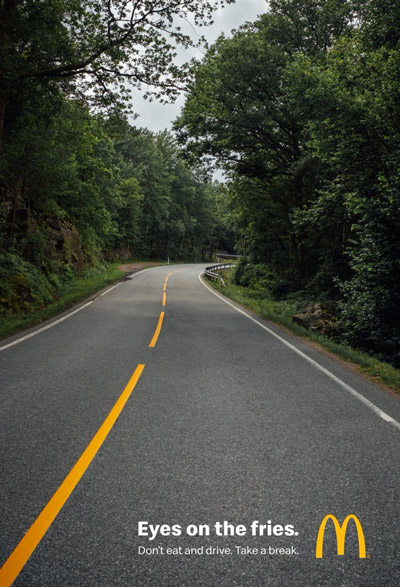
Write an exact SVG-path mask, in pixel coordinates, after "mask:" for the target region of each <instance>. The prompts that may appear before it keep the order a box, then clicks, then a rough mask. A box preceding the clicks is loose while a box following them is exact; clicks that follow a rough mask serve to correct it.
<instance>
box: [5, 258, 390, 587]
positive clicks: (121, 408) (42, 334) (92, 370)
mask: <svg viewBox="0 0 400 587" xmlns="http://www.w3.org/2000/svg"><path fill="white" fill-rule="evenodd" d="M203 268H204V265H177V266H168V267H167V266H164V267H157V268H153V269H150V270H146V271H143V272H140V273H138V274H136V275H135V276H134V277H133V278H132V279H131V280H127V281H124V282H122V283H121V284H119V285H118V286H117V287H114V288H112V289H110V290H109V291H107V292H106V293H105V294H103V295H102V296H99V297H98V298H97V299H96V300H95V301H93V302H92V303H90V304H88V305H87V304H85V305H82V306H80V307H79V308H77V309H78V310H79V311H76V312H74V313H72V315H68V316H66V317H65V316H64V317H65V319H64V320H60V319H57V320H56V321H52V322H50V323H47V324H46V325H45V328H43V325H42V326H41V327H40V328H38V329H36V330H33V331H29V332H28V333H24V334H23V335H20V336H18V337H14V338H12V339H8V340H7V341H3V343H2V347H1V349H0V364H1V389H2V391H1V395H0V413H1V427H0V461H1V477H0V504H1V514H0V564H3V563H5V564H4V566H3V568H2V570H0V586H1V587H5V586H7V585H10V584H11V583H12V582H13V581H14V579H15V583H14V584H15V585H16V586H20V587H32V586H38V587H39V586H40V587H66V586H71V587H81V586H82V587H100V586H101V587H103V586H104V587H108V586H110V587H111V586H121V587H147V586H154V587H156V586H157V587H189V586H190V587H194V586H204V587H214V586H215V587H233V586H239V587H259V586H260V587H261V586H263V587H264V586H268V587H281V586H282V585H285V586H295V587H297V586H299V587H303V586H305V587H309V586H318V587H320V586H321V587H323V586H332V587H338V586H343V587H344V586H349V587H368V586H371V587H382V586H393V587H397V586H398V585H400V568H399V528H398V524H399V523H398V520H399V509H400V508H399V486H400V483H399V481H400V475H399V461H400V450H399V449H400V425H399V424H398V423H399V422H400V402H399V400H398V398H396V397H393V396H391V395H390V394H387V393H385V392H384V391H382V390H381V389H380V388H378V387H377V386H374V385H373V384H371V383H368V382H367V381H365V380H364V379H362V378H360V377H359V376H358V375H357V374H355V373H353V372H352V371H350V370H348V369H347V368H346V367H344V366H343V365H342V364H341V363H339V362H337V361H335V360H332V359H330V358H328V357H326V356H325V355H322V354H321V353H319V352H318V351H317V350H315V349H313V348H311V347H310V346H308V345H307V344H305V343H304V342H302V341H301V340H299V339H297V338H295V337H292V336H291V335H289V334H287V333H286V332H283V331H281V330H280V329H279V328H278V327H276V326H274V325H271V324H268V323H267V322H265V321H263V320H259V319H257V320H254V318H250V319H249V314H247V313H245V312H243V310H242V311H238V309H237V308H236V307H235V306H234V304H231V303H226V302H224V300H223V299H221V298H220V297H218V296H217V295H214V294H213V293H212V291H211V290H210V289H209V288H207V286H205V285H204V284H203V283H202V282H201V280H200V279H199V274H200V272H201V270H202V269H203ZM167 277H168V279H167ZM164 294H165V295H164ZM162 313H163V314H162ZM70 314H71V313H70ZM50 325H51V326H50ZM47 326H50V327H48V328H47ZM27 334H28V336H27ZM31 334H33V335H32V336H31ZM149 345H150V346H149ZM103 423H104V424H103ZM92 439H94V440H92ZM52 496H54V497H53V498H52ZM44 508H45V509H44ZM43 511H44V513H43ZM41 512H42V513H41ZM327 514H333V515H334V516H336V518H337V519H338V521H339V523H340V524H341V523H342V522H343V520H344V518H345V517H346V516H347V515H348V514H354V515H355V516H357V518H358V519H359V520H360V523H361V525H362V530H363V534H364V537H365V545H366V549H365V553H363V552H362V540H360V541H358V539H357V533H356V529H355V528H356V526H355V523H354V521H350V522H349V525H348V530H347V534H346V541H345V554H344V555H342V556H338V555H337V541H336V537H335V532H334V524H333V522H332V521H331V520H330V521H328V523H327V525H326V532H325V540H324V542H323V557H322V558H316V541H317V535H318V530H319V527H320V524H321V522H322V520H323V519H324V518H325V516H326V515H327ZM224 522H225V524H224ZM32 524H33V526H32ZM216 524H217V525H216ZM157 526H158V527H157ZM30 528H31V529H30ZM195 533H197V534H202V535H197V536H194V535H193V536H192V535H191V534H195ZM139 534H140V535H139ZM338 534H339V540H338V543H339V547H340V542H341V540H340V538H341V532H340V531H339V533H338ZM343 534H344V532H343ZM24 537H25V538H24ZM359 545H361V551H360V552H359ZM359 554H361V556H362V557H363V558H359ZM364 554H365V558H364ZM8 557H10V558H8ZM7 559H8V562H6V560H7Z"/></svg>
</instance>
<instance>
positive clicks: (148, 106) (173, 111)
mask: <svg viewBox="0 0 400 587" xmlns="http://www.w3.org/2000/svg"><path fill="white" fill-rule="evenodd" d="M267 7H268V3H267V0H236V2H235V4H230V5H229V6H226V7H225V8H223V9H219V10H218V11H217V12H216V13H215V16H214V24H213V25H212V26H211V27H207V28H205V27H202V28H200V29H198V32H199V34H200V35H204V36H205V37H206V39H207V41H208V42H209V43H213V42H214V41H215V40H216V39H217V37H218V36H219V35H220V34H221V33H224V34H225V35H226V36H229V35H230V32H231V30H232V29H237V28H238V27H239V26H240V25H242V24H244V23H245V22H247V21H250V22H252V21H254V20H256V18H257V16H258V15H259V14H262V13H264V12H266V10H267ZM193 35H194V33H193ZM194 56H196V57H198V58H201V53H199V52H198V51H197V52H193V50H192V51H191V52H188V53H187V60H190V59H191V58H192V57H194ZM184 57H185V54H184V52H183V51H180V53H179V58H180V60H184ZM183 103H184V97H183V96H181V97H180V98H179V99H178V100H177V102H175V104H172V105H162V104H160V103H159V102H157V101H154V102H148V101H146V100H144V99H143V98H142V97H141V94H140V93H139V92H136V93H135V94H134V110H135V112H136V113H137V114H139V117H138V118H137V119H136V120H135V121H134V124H135V125H136V126H139V127H146V128H148V129H150V130H152V131H154V132H157V131H160V130H164V129H165V128H168V129H169V128H170V127H171V123H172V121H173V120H174V119H175V118H176V117H177V116H178V115H179V112H180V109H181V107H182V105H183Z"/></svg>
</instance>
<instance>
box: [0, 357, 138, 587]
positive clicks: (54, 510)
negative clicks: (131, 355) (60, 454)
mask: <svg viewBox="0 0 400 587" xmlns="http://www.w3.org/2000/svg"><path fill="white" fill-rule="evenodd" d="M144 367H145V365H138V366H137V367H136V369H135V372H134V373H133V375H132V377H131V378H130V380H129V382H128V384H127V386H126V387H125V389H124V391H123V392H122V393H121V395H120V396H119V398H118V400H117V402H116V403H115V405H114V407H113V408H112V410H111V412H110V413H109V414H108V416H107V417H106V419H105V420H104V422H103V424H102V425H101V426H100V428H99V429H98V431H97V432H96V434H95V435H94V437H93V439H92V440H91V442H90V443H89V444H88V446H87V447H86V449H85V451H84V452H83V453H82V455H81V456H80V457H79V459H78V461H77V462H76V463H75V465H74V467H73V468H72V469H71V471H70V472H69V473H68V475H67V476H66V478H65V479H64V481H63V482H62V483H61V485H60V487H59V488H58V489H57V491H56V492H55V494H54V495H53V497H52V498H51V499H50V501H49V502H48V503H47V505H46V506H45V507H44V509H43V510H42V512H41V513H40V514H39V516H38V517H37V518H36V520H35V521H34V522H33V524H32V526H31V527H30V528H29V530H28V531H27V533H26V534H25V536H24V537H23V538H22V540H21V541H20V542H19V544H18V545H17V546H16V548H15V549H14V550H13V552H12V553H11V554H10V556H9V557H8V559H7V560H6V562H5V563H4V565H3V566H2V567H1V569H0V585H1V587H10V586H11V585H12V583H13V582H14V581H15V579H16V578H17V577H18V575H19V573H20V572H21V571H22V569H23V567H24V566H25V564H26V562H27V561H28V559H29V558H30V556H31V555H32V553H33V552H34V550H35V549H36V547H37V546H38V544H39V542H40V541H41V540H42V538H43V536H44V535H45V534H46V532H47V530H48V529H49V527H50V526H51V524H52V523H53V521H54V520H55V518H56V517H57V515H58V513H59V512H60V510H61V508H62V507H63V506H64V504H65V502H66V501H67V499H68V498H69V496H70V495H71V493H72V492H73V490H74V489H75V487H76V486H77V485H78V483H79V481H80V480H81V478H82V476H83V474H84V473H85V471H86V469H87V468H88V466H89V465H90V463H91V462H92V460H93V459H94V457H95V456H96V453H97V452H98V450H99V448H100V447H101V445H102V444H103V442H104V440H105V439H106V438H107V436H108V433H109V432H110V430H111V429H112V427H113V426H114V424H115V422H116V420H117V418H118V416H119V415H120V413H121V412H122V410H123V408H124V406H125V404H126V402H127V401H128V399H129V397H130V396H131V394H132V391H133V390H134V389H135V386H136V384H137V382H138V381H139V378H140V376H141V374H142V372H143V369H144Z"/></svg>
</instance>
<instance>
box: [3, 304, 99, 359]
mask: <svg viewBox="0 0 400 587" xmlns="http://www.w3.org/2000/svg"><path fill="white" fill-rule="evenodd" d="M93 302H94V300H92V301H91V302H87V303H86V304H85V305H84V306H81V307H80V308H78V309H77V310H74V311H73V312H70V313H69V314H67V315H66V316H63V317H62V318H59V319H58V320H55V321H54V322H52V323H51V324H47V326H42V328H39V329H38V330H35V331H34V332H31V333H30V334H26V335H25V336H22V337H21V338H19V339H18V340H14V341H13V342H9V343H8V344H5V345H4V346H2V347H0V351H5V350H6V349H8V348H10V347H11V346H14V345H16V344H19V343H20V342H22V341H24V340H27V339H28V338H32V336H36V335H37V334H40V333H41V332H44V331H45V330H48V329H49V328H52V327H53V326H55V325H56V324H60V322H64V320H66V319H67V318H70V317H71V316H73V315H74V314H77V312H80V311H81V310H83V309H84V308H87V307H88V306H90V304H93Z"/></svg>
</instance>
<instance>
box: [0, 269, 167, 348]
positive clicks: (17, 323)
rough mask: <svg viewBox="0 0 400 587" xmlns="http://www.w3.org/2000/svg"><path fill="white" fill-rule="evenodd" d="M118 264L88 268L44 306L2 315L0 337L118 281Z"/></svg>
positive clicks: (119, 275)
mask: <svg viewBox="0 0 400 587" xmlns="http://www.w3.org/2000/svg"><path fill="white" fill-rule="evenodd" d="M131 262H138V261H137V260H133V261H132V260H131V261H126V263H131ZM140 262H142V261H140ZM144 263H145V262H144ZM120 264H121V262H115V263H105V264H104V265H103V266H102V267H100V268H99V267H97V268H95V269H88V270H86V271H85V272H84V273H83V274H82V275H80V276H78V277H75V278H73V279H72V280H71V281H69V282H68V283H67V284H66V285H65V286H64V287H63V288H62V289H61V291H60V293H59V296H58V299H57V300H54V301H53V302H51V303H50V304H48V305H46V306H45V307H42V308H38V309H35V310H33V311H32V312H29V313H25V314H19V315H15V314H9V315H8V316H6V317H3V318H2V320H1V321H0V338H5V337H7V336H11V335H12V334H15V333H17V332H19V331H21V330H24V329H25V328H30V327H31V326H36V324H39V323H40V322H43V320H46V319H47V318H51V317H53V316H55V315H57V314H59V313H61V312H63V311H64V310H67V309H68V308H70V307H71V306H74V305H75V304H77V303H78V302H80V301H82V300H84V299H85V298H88V297H90V296H91V295H92V294H94V293H96V292H97V291H99V290H101V289H102V288H104V287H106V286H107V285H109V284H111V283H114V282H116V281H119V280H120V279H121V278H122V277H123V276H124V275H125V274H124V272H123V271H121V270H120V269H118V267H119V265H120ZM161 264H162V263H160V265H161Z"/></svg>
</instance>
